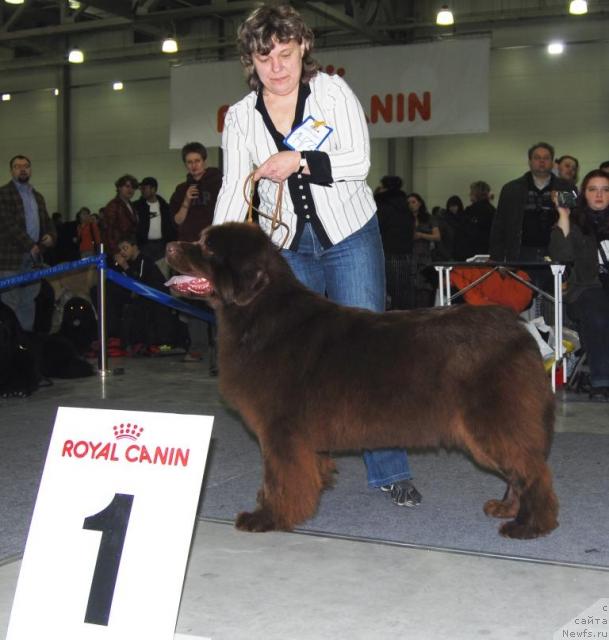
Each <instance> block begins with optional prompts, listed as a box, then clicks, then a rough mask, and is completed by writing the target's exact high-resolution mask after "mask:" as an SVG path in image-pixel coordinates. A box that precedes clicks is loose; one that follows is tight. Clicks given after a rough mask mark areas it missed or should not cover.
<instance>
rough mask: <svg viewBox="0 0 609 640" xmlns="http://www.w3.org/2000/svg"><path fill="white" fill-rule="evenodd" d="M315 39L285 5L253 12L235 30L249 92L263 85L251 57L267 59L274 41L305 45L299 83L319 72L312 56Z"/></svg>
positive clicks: (291, 9)
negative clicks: (291, 41)
mask: <svg viewBox="0 0 609 640" xmlns="http://www.w3.org/2000/svg"><path fill="white" fill-rule="evenodd" d="M314 39H315V36H314V35H313V30H312V29H311V28H310V27H308V26H307V24H306V22H305V21H304V20H303V19H302V16H301V15H300V14H299V13H298V11H296V10H295V9H293V8H292V7H290V6H289V5H287V4H284V5H280V6H278V7H267V6H264V7H260V8H259V9H255V10H254V11H252V13H251V14H250V15H249V16H248V18H247V19H246V20H245V22H243V24H241V25H240V27H239V29H238V30H237V46H238V49H239V54H240V56H241V64H242V65H243V67H244V68H245V72H246V79H247V83H248V85H249V87H250V89H253V90H254V91H257V90H258V89H259V88H260V86H261V84H262V83H261V82H260V78H259V77H258V74H257V73H256V69H255V68H254V61H253V55H254V54H255V53H257V54H259V55H263V56H266V55H268V54H269V53H270V52H271V50H272V48H273V47H274V46H275V42H281V43H286V42H289V41H290V40H296V42H298V44H302V43H303V42H304V45H305V50H304V56H303V58H302V76H301V79H300V81H301V82H303V83H306V82H308V81H309V80H310V79H311V78H313V77H314V76H315V75H316V73H317V72H318V71H319V69H320V65H319V63H318V62H317V61H316V60H315V59H314V58H313V57H312V55H311V52H312V50H313V41H314Z"/></svg>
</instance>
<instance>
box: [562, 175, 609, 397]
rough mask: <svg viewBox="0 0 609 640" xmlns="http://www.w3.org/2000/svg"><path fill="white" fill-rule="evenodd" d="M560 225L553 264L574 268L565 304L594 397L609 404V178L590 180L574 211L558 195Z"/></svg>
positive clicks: (601, 177)
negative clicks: (582, 350) (581, 348)
mask: <svg viewBox="0 0 609 640" xmlns="http://www.w3.org/2000/svg"><path fill="white" fill-rule="evenodd" d="M555 202H556V204H557V208H558V222H557V223H556V226H555V227H554V229H553V230H552V234H551V237H550V256H551V257H552V259H553V260H557V261H560V262H565V263H568V264H571V270H570V274H569V279H568V283H567V292H566V294H565V302H566V303H567V305H566V309H567V315H568V316H569V318H571V319H572V320H574V321H575V322H576V323H577V328H578V331H579V334H580V337H581V339H582V342H583V345H584V347H585V348H586V353H587V357H588V366H589V367H590V385H591V389H590V397H591V398H592V399H594V400H601V401H604V402H609V175H607V174H606V173H605V172H604V171H601V170H600V169H595V170H593V171H590V172H589V173H588V174H587V175H586V177H585V178H584V180H583V182H582V185H581V191H580V194H579V196H578V199H577V202H576V204H575V207H574V208H573V209H570V208H569V207H566V206H561V203H560V202H559V199H558V194H556V196H555Z"/></svg>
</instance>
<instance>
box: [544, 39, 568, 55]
mask: <svg viewBox="0 0 609 640" xmlns="http://www.w3.org/2000/svg"><path fill="white" fill-rule="evenodd" d="M564 50H565V45H564V44H563V43H562V42H550V44H549V45H548V53H549V54H551V55H553V56H558V55H560V54H561V53H562V52H563V51H564Z"/></svg>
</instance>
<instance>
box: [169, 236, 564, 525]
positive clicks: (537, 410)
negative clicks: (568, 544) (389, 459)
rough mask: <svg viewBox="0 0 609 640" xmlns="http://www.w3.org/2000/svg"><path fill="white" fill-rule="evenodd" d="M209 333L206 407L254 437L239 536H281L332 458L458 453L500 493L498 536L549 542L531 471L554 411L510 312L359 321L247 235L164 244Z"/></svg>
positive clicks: (308, 506) (494, 509)
mask: <svg viewBox="0 0 609 640" xmlns="http://www.w3.org/2000/svg"><path fill="white" fill-rule="evenodd" d="M167 260H168V262H169V264H170V265H171V266H172V267H173V268H174V269H175V270H177V271H178V272H181V273H183V274H186V275H189V276H192V279H191V280H190V281H188V279H187V281H186V282H181V283H180V285H179V286H178V291H182V290H185V291H190V292H191V293H193V294H198V295H203V296H206V299H207V300H208V301H209V304H210V305H211V306H212V307H213V308H214V310H215V311H216V316H217V319H218V338H219V340H218V342H219V365H220V391H221V393H222V394H223V395H224V397H225V398H226V400H228V401H229V402H230V403H232V404H233V405H234V406H235V407H236V408H237V409H238V410H239V412H240V413H241V415H242V417H243V418H244V420H245V422H246V424H247V426H248V427H249V429H251V431H252V432H253V433H254V434H255V435H256V436H257V437H258V440H259V443H260V449H261V452H262V457H263V461H264V480H263V485H262V488H261V489H260V491H259V493H258V506H257V508H256V509H255V510H254V511H253V512H251V513H247V512H244V513H241V514H239V516H238V517H237V521H236V526H237V527H238V528H239V529H243V530H246V531H266V530H270V529H292V528H293V527H294V526H295V525H296V524H298V523H299V522H302V521H303V520H305V519H307V518H310V517H311V516H312V515H313V514H314V513H315V510H316V509H317V505H318V502H319V496H320V492H321V490H322V489H323V488H325V487H327V486H328V485H329V484H331V482H332V477H333V471H334V463H333V461H332V460H331V458H330V456H329V454H330V453H331V452H333V451H355V450H359V449H379V448H387V447H406V448H408V447H447V448H451V447H454V448H459V449H463V450H465V451H467V452H468V453H469V454H470V455H471V456H472V457H473V458H474V460H475V461H476V462H478V463H479V464H480V465H481V466H483V467H486V468H488V469H491V470H492V471H493V472H495V473H498V474H500V475H501V476H502V477H504V478H505V480H506V481H507V485H508V489H507V492H506V494H505V496H504V498H503V499H502V500H489V501H488V502H487V503H486V504H485V506H484V511H485V513H486V514H487V515H490V516H494V517H498V518H511V520H509V521H508V522H506V523H504V524H503V525H502V526H501V528H500V532H501V534H502V535H504V536H507V537H511V538H535V537H538V536H542V535H545V534H548V533H550V531H552V530H553V529H555V528H556V527H557V526H558V522H557V514H558V501H557V499H556V496H555V494H554V491H553V488H552V479H551V474H550V470H549V468H548V465H547V464H546V458H547V455H548V453H549V449H550V442H551V438H552V432H553V428H554V397H553V394H552V391H551V389H550V383H549V380H548V378H547V377H546V374H545V371H544V367H543V363H542V360H541V357H540V355H539V351H538V348H537V345H536V343H535V340H534V339H533V338H532V336H531V335H530V334H529V333H528V331H527V330H526V329H525V328H524V327H523V326H522V324H521V323H520V322H519V321H518V318H517V316H516V315H515V314H514V313H513V312H512V311H511V310H509V309H507V308H503V307H496V306H492V307H491V306H488V307H477V306H470V305H459V306H456V307H447V308H440V309H417V310H414V311H402V312H397V311H396V312H389V313H382V314H380V313H372V312H370V311H365V310H360V309H349V308H345V307H341V306H339V305H337V304H334V303H333V302H330V301H329V300H327V299H325V298H323V297H321V296H318V295H316V294H315V293H313V292H311V291H309V290H308V289H306V288H305V287H304V286H303V285H302V284H300V283H299V282H298V280H297V279H296V278H295V277H294V275H293V274H292V271H291V270H290V267H289V266H288V264H287V263H286V262H285V260H284V259H283V258H282V257H281V255H280V253H279V252H278V251H277V249H276V247H275V246H274V245H273V244H272V243H271V241H270V240H269V239H268V237H267V236H266V235H265V234H264V233H263V232H262V231H261V230H260V229H259V228H258V227H257V226H255V225H251V224H239V223H230V224H224V225H219V226H212V227H209V228H208V229H206V230H205V231H204V232H203V233H202V235H201V240H200V242H198V243H194V242H193V243H188V242H172V243H170V244H168V245H167Z"/></svg>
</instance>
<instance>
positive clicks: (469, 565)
mask: <svg viewBox="0 0 609 640" xmlns="http://www.w3.org/2000/svg"><path fill="white" fill-rule="evenodd" d="M110 365H111V367H119V366H122V367H124V368H125V374H124V375H116V376H114V375H113V376H108V377H107V378H106V379H105V381H103V382H102V381H101V380H100V379H98V378H92V379H86V380H78V381H58V382H57V383H56V384H55V385H54V387H52V388H51V389H41V390H40V391H38V392H37V393H36V394H35V395H34V396H32V398H30V399H28V400H8V401H4V402H3V403H2V404H0V412H3V414H2V415H3V416H5V417H6V419H10V420H19V419H22V418H23V416H25V415H27V417H28V419H29V420H32V419H34V420H40V421H48V420H51V421H52V419H53V418H54V413H55V409H56V407H57V406H90V407H99V408H109V409H110V408H132V409H138V410H146V411H176V402H179V407H180V410H179V412H180V413H203V414H213V412H214V409H215V408H217V407H218V406H219V402H220V400H219V398H218V394H217V383H216V380H215V379H213V378H210V377H209V376H208V374H207V366H206V363H205V362H203V363H182V362H181V361H180V359H179V358H176V357H167V358H158V359H152V360H143V359H140V360H125V361H118V360H111V361H110ZM608 408H609V405H602V404H591V403H580V402H571V403H562V402H559V416H558V422H557V430H559V431H585V432H594V433H609V424H608V423H609V419H608V418H609V415H608V414H609V411H608ZM403 511H404V517H405V518H408V517H409V513H410V512H409V510H408V509H404V510H403ZM19 565H20V563H19V561H14V562H9V563H5V564H4V565H2V566H0V634H2V637H3V636H4V635H5V633H6V628H7V626H8V619H9V614H10V607H11V603H12V598H13V594H14V590H15V586H16V582H17V577H18V573H19ZM606 597H609V572H607V571H601V570H595V569H583V568H577V567H565V566H557V565H549V564H538V563H531V562H523V561H516V560H509V559H502V558H491V557H481V556H474V555H464V554H454V553H448V552H447V553H444V552H439V551H427V550H422V549H413V548H407V547H401V546H397V545H387V544H381V543H373V542H362V541H354V540H344V539H337V538H326V537H318V536H310V535H303V534H290V533H266V534H246V533H241V532H238V531H236V530H235V529H234V528H233V527H232V526H231V525H230V524H226V523H218V522H199V523H198V525H197V528H196V532H195V538H194V543H193V546H192V551H191V556H190V560H189V565H188V570H187V574H186V580H185V586H184V593H183V597H182V604H181V608H180V613H179V617H178V623H177V631H178V632H179V633H181V634H185V635H186V636H194V637H198V638H201V637H204V638H211V639H213V640H241V639H243V640H263V639H264V640H275V639H277V640H279V639H281V640H322V639H323V640H325V639H339V640H342V639H345V640H347V639H362V640H364V639H365V640H371V639H376V638H382V639H388V640H389V639H394V638H395V639H396V640H397V639H398V638H399V639H403V638H414V639H421V640H426V639H428V638H429V639H432V638H433V639H445V638H446V639H449V638H450V639H454V640H466V639H467V640H471V639H473V638H492V639H498V640H503V639H505V640H512V639H516V638H518V639H531V640H533V639H534V640H540V639H542V638H553V636H554V633H555V632H556V631H557V630H558V629H559V628H560V627H561V626H562V625H564V624H566V623H567V622H568V621H569V620H571V619H572V618H573V617H575V616H577V615H578V614H579V613H581V612H583V611H584V610H585V609H587V608H588V607H590V606H591V605H592V604H593V603H594V602H596V601H597V600H598V599H599V598H606ZM580 630H581V629H580ZM604 630H605V631H606V627H605V628H604ZM561 637H562V636H561ZM566 637H570V636H566Z"/></svg>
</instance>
